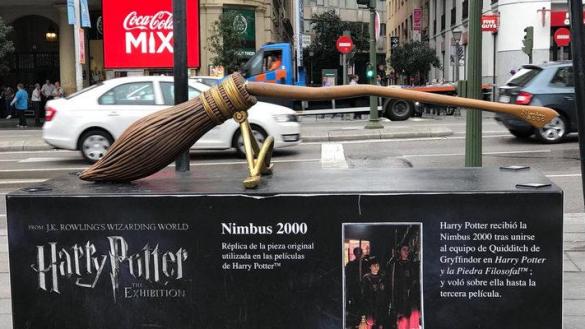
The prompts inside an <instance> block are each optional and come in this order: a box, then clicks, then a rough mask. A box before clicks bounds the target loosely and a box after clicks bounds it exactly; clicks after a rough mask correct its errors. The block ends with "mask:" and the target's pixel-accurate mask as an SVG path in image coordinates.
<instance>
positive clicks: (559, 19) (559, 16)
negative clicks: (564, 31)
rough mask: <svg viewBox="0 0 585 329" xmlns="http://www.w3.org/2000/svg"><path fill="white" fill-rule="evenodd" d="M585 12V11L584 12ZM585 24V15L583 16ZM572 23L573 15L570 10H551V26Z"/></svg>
mask: <svg viewBox="0 0 585 329" xmlns="http://www.w3.org/2000/svg"><path fill="white" fill-rule="evenodd" d="M583 14H585V11H584V12H583ZM583 23H584V24H585V17H584V18H583ZM569 25H571V17H570V16H569V12H568V11H564V10H558V11H557V10H553V11H551V12H550V26H553V27H554V26H569Z"/></svg>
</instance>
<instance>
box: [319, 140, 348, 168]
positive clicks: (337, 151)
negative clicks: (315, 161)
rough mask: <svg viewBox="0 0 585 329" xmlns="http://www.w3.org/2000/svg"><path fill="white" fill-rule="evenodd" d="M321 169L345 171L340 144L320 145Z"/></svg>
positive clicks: (345, 162) (345, 164)
mask: <svg viewBox="0 0 585 329" xmlns="http://www.w3.org/2000/svg"><path fill="white" fill-rule="evenodd" d="M321 167H322V168H328V169H332V168H336V169H347V168H348V165H347V161H345V153H344V151H343V145H342V144H340V143H327V144H323V145H321Z"/></svg>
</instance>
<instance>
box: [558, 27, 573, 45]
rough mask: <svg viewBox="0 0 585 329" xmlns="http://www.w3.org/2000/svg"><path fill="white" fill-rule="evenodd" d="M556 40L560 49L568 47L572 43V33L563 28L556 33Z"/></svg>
mask: <svg viewBox="0 0 585 329" xmlns="http://www.w3.org/2000/svg"><path fill="white" fill-rule="evenodd" d="M554 40H555V43H556V44H557V46H559V47H566V46H568V45H569V44H570V43H571V31H570V30H569V29H567V28H564V27H561V28H560V29H558V30H557V31H556V32H555V35H554Z"/></svg>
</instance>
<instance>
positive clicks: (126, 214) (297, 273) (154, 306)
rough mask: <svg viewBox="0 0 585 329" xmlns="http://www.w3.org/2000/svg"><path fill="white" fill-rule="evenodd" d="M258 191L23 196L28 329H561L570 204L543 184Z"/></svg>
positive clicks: (65, 181)
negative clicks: (407, 326) (367, 328)
mask: <svg viewBox="0 0 585 329" xmlns="http://www.w3.org/2000/svg"><path fill="white" fill-rule="evenodd" d="M236 169H241V170H236ZM243 173H245V168H244V167H241V168H230V170H226V169H221V168H219V169H218V168H199V167H198V168H196V170H194V171H193V172H192V173H190V174H186V175H183V176H182V177H176V176H175V173H174V172H173V171H172V170H165V171H163V172H161V173H159V174H157V175H155V176H152V177H150V178H148V179H144V180H141V181H138V182H135V183H133V184H94V183H88V182H82V181H80V180H78V179H77V177H76V176H75V175H67V176H63V177H61V178H58V179H55V180H52V181H49V182H47V183H45V184H42V185H40V186H36V187H34V188H30V189H23V190H19V191H17V192H14V193H10V194H9V195H8V196H7V212H8V238H9V247H10V272H11V285H12V302H13V317H14V328H31V329H35V328H59V329H74V328H96V329H97V328H101V329H105V328H168V329H171V328H173V329H174V328H177V329H178V328H238V329H258V328H282V329H285V328H286V329H299V328H323V329H325V328H331V329H333V328H335V329H339V328H344V327H345V328H350V327H351V328H355V327H357V326H358V325H359V324H360V322H361V321H362V317H363V319H364V321H365V323H362V324H361V327H364V325H370V327H374V328H377V327H379V326H382V327H383V328H394V327H395V326H396V324H397V323H400V325H401V326H402V325H405V323H407V322H410V325H411V328H412V327H413V324H414V326H416V324H420V326H421V327H423V328H427V329H428V328H440V329H443V328H444V329H447V328H448V329H456V328H486V329H491V328H493V329H496V328H497V329H505V328H510V329H512V328H514V329H516V328H530V329H538V328H542V329H552V328H558V329H560V328H561V326H562V324H561V323H562V319H561V316H562V216H563V207H562V200H563V198H562V191H561V190H560V189H559V188H558V187H556V186H554V185H552V186H544V187H540V188H535V187H521V186H518V184H528V185H530V184H533V183H537V184H542V183H544V184H550V182H549V181H548V180H547V179H546V178H545V177H544V176H542V175H540V174H539V173H537V172H535V171H534V170H520V171H508V170H501V169H477V168H476V169H469V168H467V169H440V170H439V169H436V170H414V169H392V170H390V169H388V170H380V169H376V170H367V169H359V170H358V169H355V170H353V169H349V170H348V169H345V170H335V169H332V170H325V169H321V168H319V167H318V166H317V165H295V166H290V165H278V167H277V168H276V172H275V174H274V176H273V177H266V178H264V180H263V183H262V185H261V186H260V187H259V188H258V189H256V190H251V191H250V190H244V189H243V187H242V185H241V179H242V176H243ZM354 250H355V251H356V253H355V254H354ZM360 250H361V256H360V253H359V251H360ZM356 254H357V256H359V257H356Z"/></svg>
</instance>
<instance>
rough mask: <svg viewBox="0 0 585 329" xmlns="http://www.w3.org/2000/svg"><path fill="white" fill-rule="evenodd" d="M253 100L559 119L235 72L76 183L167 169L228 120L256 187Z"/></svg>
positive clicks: (261, 151) (249, 183)
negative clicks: (388, 101) (364, 103)
mask: <svg viewBox="0 0 585 329" xmlns="http://www.w3.org/2000/svg"><path fill="white" fill-rule="evenodd" d="M252 95H255V96H267V97H279V98H285V99H289V100H308V101H314V100H329V99H337V98H348V97H358V96H367V95H371V96H378V97H389V98H397V99H404V100H410V101H418V102H423V103H431V104H439V105H448V106H456V107H465V108H471V109H480V110H484V111H490V112H496V113H507V114H510V115H513V116H516V117H518V118H519V119H522V120H524V121H526V122H528V123H530V124H531V125H533V126H535V127H539V128H541V127H543V126H544V125H545V124H546V123H548V122H550V121H551V120H552V119H553V118H555V117H556V116H558V114H557V113H556V112H555V111H554V110H551V109H549V108H546V107H537V106H522V105H511V104H502V103H493V102H487V101H481V100H476V99H467V98H461V97H453V96H445V95H436V94H430V93H425V92H420V91H412V90H403V89H396V88H388V87H379V86H372V85H352V86H337V87H318V88H309V87H293V86H283V85H277V84H268V83H252V82H246V81H245V80H244V78H242V76H241V75H239V74H237V73H235V74H232V75H231V76H229V77H228V78H226V79H225V80H224V81H223V82H222V83H221V84H220V85H218V86H215V87H213V88H211V89H209V90H208V91H206V92H204V93H203V94H202V95H200V96H199V97H198V98H195V99H193V100H190V101H187V102H185V103H182V104H179V105H176V106H173V107H170V108H167V109H165V110H162V111H158V112H156V113H153V114H151V115H148V116H146V117H144V118H142V119H140V120H138V121H136V122H134V123H133V124H132V125H130V127H128V128H127V129H126V131H124V133H122V135H121V136H120V138H118V139H117V140H116V141H115V142H114V143H113V144H112V146H111V147H110V149H109V150H108V152H107V153H106V155H104V157H103V158H102V159H100V160H99V161H98V162H96V163H95V164H94V165H92V166H91V167H89V168H88V169H86V170H85V171H83V172H82V173H81V175H80V176H79V178H81V179H83V180H88V181H111V182H130V181H133V180H136V179H140V178H143V177H146V176H149V175H151V174H154V173H156V172H157V171H159V170H161V169H163V168H164V167H166V166H167V165H168V164H170V163H171V162H172V161H173V160H174V159H175V158H177V156H178V155H179V154H180V153H182V152H184V151H185V150H187V149H189V148H190V147H191V146H192V145H193V144H194V143H195V142H196V141H197V140H198V139H199V138H201V136H203V135H204V134H205V133H206V132H207V131H209V130H210V129H212V128H213V127H215V126H216V125H219V124H221V123H223V122H224V121H225V120H227V119H230V118H232V117H233V118H234V119H235V120H236V121H237V122H238V123H240V129H241V131H242V135H243V139H244V144H245V145H244V146H245V148H246V159H247V162H248V166H249V168H250V176H249V177H248V178H247V179H246V181H244V185H245V186H246V187H248V188H250V187H256V186H257V185H258V183H259V180H260V175H261V174H269V173H270V172H271V166H270V156H271V152H272V147H273V145H274V140H273V138H272V137H268V138H267V139H266V141H265V142H264V145H262V148H260V147H259V146H258V145H257V143H256V141H255V139H254V138H253V135H252V134H251V132H250V125H249V123H248V120H247V113H246V111H247V110H248V109H249V108H250V107H252V106H253V105H254V104H255V103H256V98H255V97H254V96H252Z"/></svg>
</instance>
